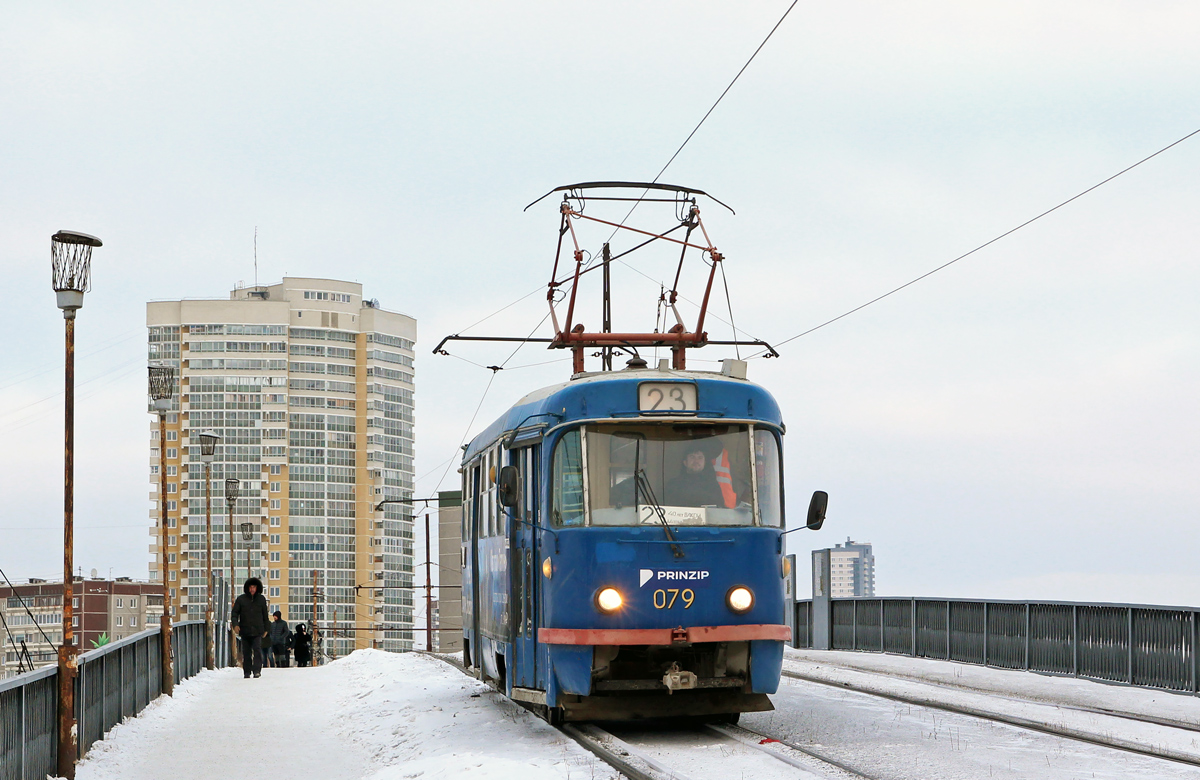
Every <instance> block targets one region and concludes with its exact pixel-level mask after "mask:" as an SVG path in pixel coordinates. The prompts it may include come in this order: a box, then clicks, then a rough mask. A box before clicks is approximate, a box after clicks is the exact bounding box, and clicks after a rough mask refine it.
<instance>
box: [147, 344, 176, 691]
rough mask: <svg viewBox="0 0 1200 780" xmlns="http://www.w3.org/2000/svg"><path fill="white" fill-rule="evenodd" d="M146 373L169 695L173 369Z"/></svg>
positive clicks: (164, 664)
mask: <svg viewBox="0 0 1200 780" xmlns="http://www.w3.org/2000/svg"><path fill="white" fill-rule="evenodd" d="M149 372H150V398H151V399H152V400H153V401H154V411H155V412H156V413H157V414H158V484H159V488H158V518H159V519H158V524H159V529H158V552H159V564H158V576H160V577H162V598H163V612H162V617H161V618H159V631H160V632H161V634H162V638H161V639H160V641H159V650H160V652H161V653H162V660H161V663H162V670H163V673H162V688H163V693H165V694H167V695H168V696H170V695H172V694H173V693H174V691H175V674H174V668H173V667H172V665H171V609H170V606H169V605H170V603H171V598H170V596H171V584H170V583H169V582H168V581H167V555H168V553H167V412H168V411H169V410H170V408H171V397H172V396H173V395H175V369H174V368H173V367H171V366H169V365H165V364H161V363H160V364H156V365H152V366H150V368H149Z"/></svg>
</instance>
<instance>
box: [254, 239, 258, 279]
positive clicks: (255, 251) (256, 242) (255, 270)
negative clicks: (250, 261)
mask: <svg viewBox="0 0 1200 780" xmlns="http://www.w3.org/2000/svg"><path fill="white" fill-rule="evenodd" d="M254 289H256V290H257V289H258V225H255V226H254Z"/></svg>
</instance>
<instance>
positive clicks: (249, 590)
mask: <svg viewBox="0 0 1200 780" xmlns="http://www.w3.org/2000/svg"><path fill="white" fill-rule="evenodd" d="M232 621H233V632H234V633H235V634H237V635H238V637H239V638H240V639H241V642H242V672H243V674H244V675H245V676H246V677H250V675H251V674H253V675H254V676H255V677H261V676H262V640H263V638H264V637H266V636H267V630H268V625H267V624H268V622H269V621H270V618H269V617H268V615H267V599H266V597H265V596H263V594H262V580H260V579H259V578H258V577H251V578H250V579H248V580H246V584H245V585H243V586H242V595H240V596H238V597H237V600H236V601H234V602H233V615H232Z"/></svg>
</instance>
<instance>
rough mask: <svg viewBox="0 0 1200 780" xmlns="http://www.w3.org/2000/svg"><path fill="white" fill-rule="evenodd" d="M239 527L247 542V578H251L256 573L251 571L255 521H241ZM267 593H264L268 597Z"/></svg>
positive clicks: (243, 539) (264, 596)
mask: <svg viewBox="0 0 1200 780" xmlns="http://www.w3.org/2000/svg"><path fill="white" fill-rule="evenodd" d="M238 527H239V528H241V529H242V541H243V542H245V543H246V579H250V578H251V577H253V576H254V575H253V574H251V573H250V540H251V539H252V538H254V533H253V532H254V523H240V524H239V526H238ZM266 597H267V594H265V593H264V594H263V598H266Z"/></svg>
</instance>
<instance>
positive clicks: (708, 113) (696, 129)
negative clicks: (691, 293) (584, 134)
mask: <svg viewBox="0 0 1200 780" xmlns="http://www.w3.org/2000/svg"><path fill="white" fill-rule="evenodd" d="M798 2H800V0H792V4H791V5H789V6H788V7H787V10H786V11H784V12H783V16H781V17H779V21H777V22H775V26H774V27H772V28H771V31H770V32H769V33H767V37H765V38H763V40H762V43H760V44H758V48H756V49H755V50H754V53H753V54H751V55H750V59H748V60H746V64H745V65H743V66H742V67H741V69H740V70H738V72H737V74H736V75H735V76H734V77H733V80H732V81H730V82H729V85H728V86H726V87H725V89H724V90H722V91H721V94H720V95H719V96H718V97H717V99H716V100H715V101H714V102H713V104H712V105H711V106H709V108H708V110H707V111H705V112H704V116H702V117H700V121H699V122H697V123H696V126H695V127H693V128H692V132H690V133H688V134H687V138H684V139H683V143H681V144H680V145H679V148H678V149H676V150H675V153H674V154H672V155H671V158H670V159H669V160H667V162H666V164H665V165H663V167H662V169H661V170H659V172H658V174H657V175H655V177H654V178H653V179H652V180H651V182H650V183H651V184H657V183H658V180H659V179H660V178H662V175H663V174H664V173H666V172H667V168H670V167H671V163H673V162H675V158H676V157H678V156H679V153H680V152H682V151H683V148H684V147H685V146H687V145H688V142H689V141H691V140H692V138H693V137H694V136H695V135H696V133H697V132H699V130H700V128H701V126H702V125H703V124H704V123H705V121H707V120H708V118H709V117H710V116H712V112H713V111H716V110H717V106H719V105H721V101H722V100H724V99H725V96H726V95H728V94H729V90H731V89H733V85H734V84H736V83H737V82H738V79H740V78H741V77H742V74H743V73H745V72H746V69H747V68H749V67H750V63H752V62H754V58H755V57H757V56H758V53H759V52H760V51H762V50H763V47H764V46H766V45H767V41H769V40H771V36H773V35H774V34H775V31H776V30H778V29H779V26H780V25H782V24H783V21H784V19H787V18H788V14H790V13H791V12H792V9H793V8H795V7H796V4H797V3H798ZM647 192H649V190H646V191H644V192H643V193H642V195H641V197H639V198H638V199H637V200H635V201H634V202H633V205H632V206H630V207H629V211H628V212H626V214H625V217H624V218H623V219H622V220H621V222H620V226H618V227H616V228H614V229H613V232H612V233H611V234H609V237H608V239H607V240H606V243H607V242H608V241H612V239H613V236H615V235H616V234H617V231H618V230H620V229H621V226H624V225H625V222H626V220H628V219H629V217H630V216H632V215H633V212H634V210H636V209H637V207H638V206H639V205H640V204H641V202H642V199H643V198H644V197H645V196H646V193H647ZM622 265H624V266H625V267H627V268H633V266H631V265H629V264H628V263H625V262H622ZM633 270H635V271H636V270H637V269H636V268H633ZM638 273H641V271H638ZM642 275H643V276H645V274H642ZM647 278H649V277H647ZM680 297H682V296H680Z"/></svg>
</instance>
